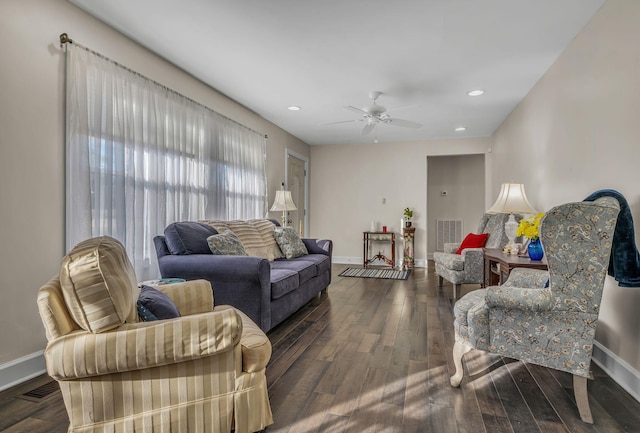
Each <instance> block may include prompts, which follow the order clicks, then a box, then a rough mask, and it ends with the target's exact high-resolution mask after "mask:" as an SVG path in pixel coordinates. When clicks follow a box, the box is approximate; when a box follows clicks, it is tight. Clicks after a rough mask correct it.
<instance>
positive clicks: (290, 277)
mask: <svg viewBox="0 0 640 433" xmlns="http://www.w3.org/2000/svg"><path fill="white" fill-rule="evenodd" d="M272 264H273V263H272ZM298 286H300V280H299V278H298V272H296V271H294V270H292V269H274V268H273V267H272V268H271V299H272V300H273V299H278V298H281V297H283V296H284V295H286V294H287V293H289V292H290V291H292V290H295V289H297V288H298Z"/></svg>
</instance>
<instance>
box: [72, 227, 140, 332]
mask: <svg viewBox="0 0 640 433" xmlns="http://www.w3.org/2000/svg"><path fill="white" fill-rule="evenodd" d="M60 286H61V288H62V295H63V297H64V300H65V303H66V304H67V307H68V309H69V313H70V314H71V316H72V317H73V320H74V321H75V322H76V323H77V324H78V325H79V326H80V327H81V328H82V329H84V330H85V331H90V332H93V333H99V332H104V331H108V330H110V329H113V328H117V327H118V326H120V325H121V324H123V323H124V322H137V321H138V312H137V309H136V302H135V301H136V300H137V298H138V294H139V293H140V289H138V283H137V280H136V275H135V272H134V271H133V266H132V265H131V262H130V261H129V257H128V256H127V253H126V251H125V249H124V246H123V245H122V244H121V243H120V242H118V241H117V240H116V239H113V238H111V237H108V236H102V237H97V238H91V239H88V240H86V241H83V242H81V243H79V244H78V245H76V246H75V247H74V248H73V249H72V250H71V251H70V252H69V254H67V255H66V256H65V257H64V258H63V260H62V265H61V267H60Z"/></svg>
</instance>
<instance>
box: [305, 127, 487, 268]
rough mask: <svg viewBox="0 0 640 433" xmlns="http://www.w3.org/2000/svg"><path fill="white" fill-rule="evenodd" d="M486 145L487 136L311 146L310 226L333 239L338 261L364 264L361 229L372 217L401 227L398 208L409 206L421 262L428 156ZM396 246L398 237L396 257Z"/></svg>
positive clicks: (481, 148)
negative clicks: (412, 212)
mask: <svg viewBox="0 0 640 433" xmlns="http://www.w3.org/2000/svg"><path fill="white" fill-rule="evenodd" d="M489 147H490V140H489V139H460V140H434V141H426V142H411V143H391V144H373V143H370V144H363V145H342V146H340V145H328V146H311V169H310V171H311V197H312V200H311V212H310V214H311V222H310V225H311V232H312V233H313V234H314V235H315V236H321V237H326V238H329V239H333V242H334V249H333V254H334V257H335V261H336V262H337V263H353V264H362V259H363V257H362V256H363V248H362V232H363V231H366V230H369V229H370V225H371V221H372V220H373V221H376V222H377V223H378V226H379V227H380V226H382V225H383V224H384V225H387V226H388V227H389V230H394V231H395V232H396V233H400V219H401V218H402V216H403V215H402V211H403V209H404V208H405V207H410V208H412V209H414V214H413V226H414V227H415V228H416V234H415V260H416V265H417V266H424V264H425V260H426V258H427V231H426V230H427V219H426V213H427V189H426V185H427V156H435V155H465V154H484V153H485V152H486V151H487V149H488V148H489ZM383 198H384V199H386V203H385V204H383V203H382V199H383ZM396 237H397V238H400V236H399V235H397V236H396ZM400 248H401V243H400V242H396V249H397V251H396V258H398V257H400V254H399V251H400V250H399V249H400Z"/></svg>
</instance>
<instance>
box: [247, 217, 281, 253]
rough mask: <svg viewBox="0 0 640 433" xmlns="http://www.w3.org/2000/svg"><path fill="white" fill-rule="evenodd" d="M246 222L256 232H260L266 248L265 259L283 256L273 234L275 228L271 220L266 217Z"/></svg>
mask: <svg viewBox="0 0 640 433" xmlns="http://www.w3.org/2000/svg"><path fill="white" fill-rule="evenodd" d="M247 222H248V223H249V224H251V225H252V226H254V227H255V228H256V230H258V233H260V237H261V238H262V242H264V247H265V248H266V249H267V259H269V260H270V261H271V260H275V259H280V258H282V257H284V254H282V250H280V247H279V246H278V243H277V242H276V238H275V236H274V234H273V230H274V229H275V228H276V225H275V224H274V223H273V222H271V221H270V220H268V219H254V220H249V221H247Z"/></svg>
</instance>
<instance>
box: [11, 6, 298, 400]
mask: <svg viewBox="0 0 640 433" xmlns="http://www.w3.org/2000/svg"><path fill="white" fill-rule="evenodd" d="M63 32H66V33H68V34H69V36H70V37H71V38H72V39H74V40H75V41H77V42H78V43H80V44H82V45H84V46H87V47H89V48H91V49H93V50H95V51H98V52H100V53H102V54H104V55H105V56H107V57H110V58H111V59H113V60H116V61H117V62H119V63H121V64H123V65H125V66H127V67H129V68H132V69H134V70H136V71H138V72H140V73H142V74H143V75H146V76H148V77H150V78H152V79H153V80H156V81H158V82H160V83H162V84H164V85H166V86H167V87H169V88H172V89H174V90H176V91H178V92H180V93H182V94H184V95H186V96H188V97H190V98H191V99H194V100H196V101H198V102H200V103H202V104H204V105H206V106H208V107H210V108H212V109H213V110H216V111H218V112H219V113H221V114H223V115H225V116H227V117H230V118H232V119H234V120H236V121H238V122H239V123H242V124H244V125H246V126H248V127H250V128H252V129H254V130H257V131H260V132H262V133H264V134H267V135H268V136H269V140H268V149H267V158H268V161H267V163H268V164H267V165H268V181H269V197H270V201H271V200H273V197H274V196H275V192H274V191H275V190H276V189H277V188H278V187H279V185H280V183H281V182H282V181H283V180H284V173H285V167H284V163H285V149H286V148H287V147H288V148H290V149H292V150H294V151H295V152H297V153H298V154H300V155H304V156H308V155H309V146H308V145H306V144H305V143H303V142H301V141H300V140H298V139H296V138H295V137H293V136H291V135H290V134H288V133H286V132H285V131H283V130H281V129H279V128H277V127H275V126H274V125H272V124H270V123H269V122H267V121H265V120H264V119H262V118H260V117H258V116H257V115H256V114H254V113H253V112H251V111H249V110H247V109H246V108H244V107H242V106H240V105H238V104H237V103H235V102H233V101H231V100H229V99H228V98H226V97H225V96H223V95H221V94H220V93H218V92H216V91H214V90H212V89H211V88H209V87H207V86H205V85H204V84H202V83H201V82H199V81H197V80H196V79H194V78H192V77H191V76H189V75H187V74H185V73H184V72H183V71H181V70H180V69H178V68H176V67H174V66H172V65H170V64H168V63H167V62H165V61H164V60H162V59H161V58H159V57H158V56H156V55H154V54H152V53H150V52H148V51H147V50H145V49H143V48H142V47H140V46H139V45H137V44H136V43H134V42H132V41H131V40H129V39H127V38H126V37H124V36H123V35H121V34H119V33H117V32H116V31H114V30H112V29H111V28H109V27H107V26H106V25H104V24H102V23H101V22H99V21H97V20H95V19H94V18H92V17H90V16H89V15H87V14H86V13H85V12H83V11H81V10H80V9H78V8H76V7H75V6H73V5H71V4H70V3H68V2H66V1H64V0H2V1H1V2H0V40H2V41H3V42H2V48H1V51H0V52H1V53H2V61H1V62H0V192H1V194H2V195H1V198H0V203H1V205H0V215H1V218H0V239H2V241H3V248H2V251H3V252H2V258H1V260H0V275H1V276H2V282H1V283H0V292H1V294H2V302H1V303H0V347H1V348H2V350H0V388H2V387H3V385H4V384H5V383H11V381H12V375H14V374H13V373H11V371H15V372H16V373H15V375H20V374H22V373H21V372H22V371H23V370H22V369H21V368H20V366H16V365H15V362H16V360H17V361H18V363H21V362H22V361H25V362H24V364H28V363H29V362H31V361H30V359H31V358H29V357H30V356H31V355H32V354H34V353H37V352H39V351H41V350H43V349H44V346H45V336H44V328H43V326H42V323H41V321H40V317H39V315H38V312H37V308H36V295H37V291H38V288H39V287H40V286H41V285H42V284H43V283H44V282H46V281H47V280H48V279H49V278H50V277H51V276H53V275H54V274H56V273H57V272H58V267H59V264H60V260H61V258H62V256H63V255H64V253H65V250H64V165H65V164H64V97H63V95H64V92H63V89H64V56H63V53H62V51H61V49H60V45H59V39H58V37H59V35H60V33H63ZM272 216H274V217H278V215H272ZM23 357H27V359H25V358H23ZM7 372H9V373H7ZM3 374H4V375H3Z"/></svg>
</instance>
